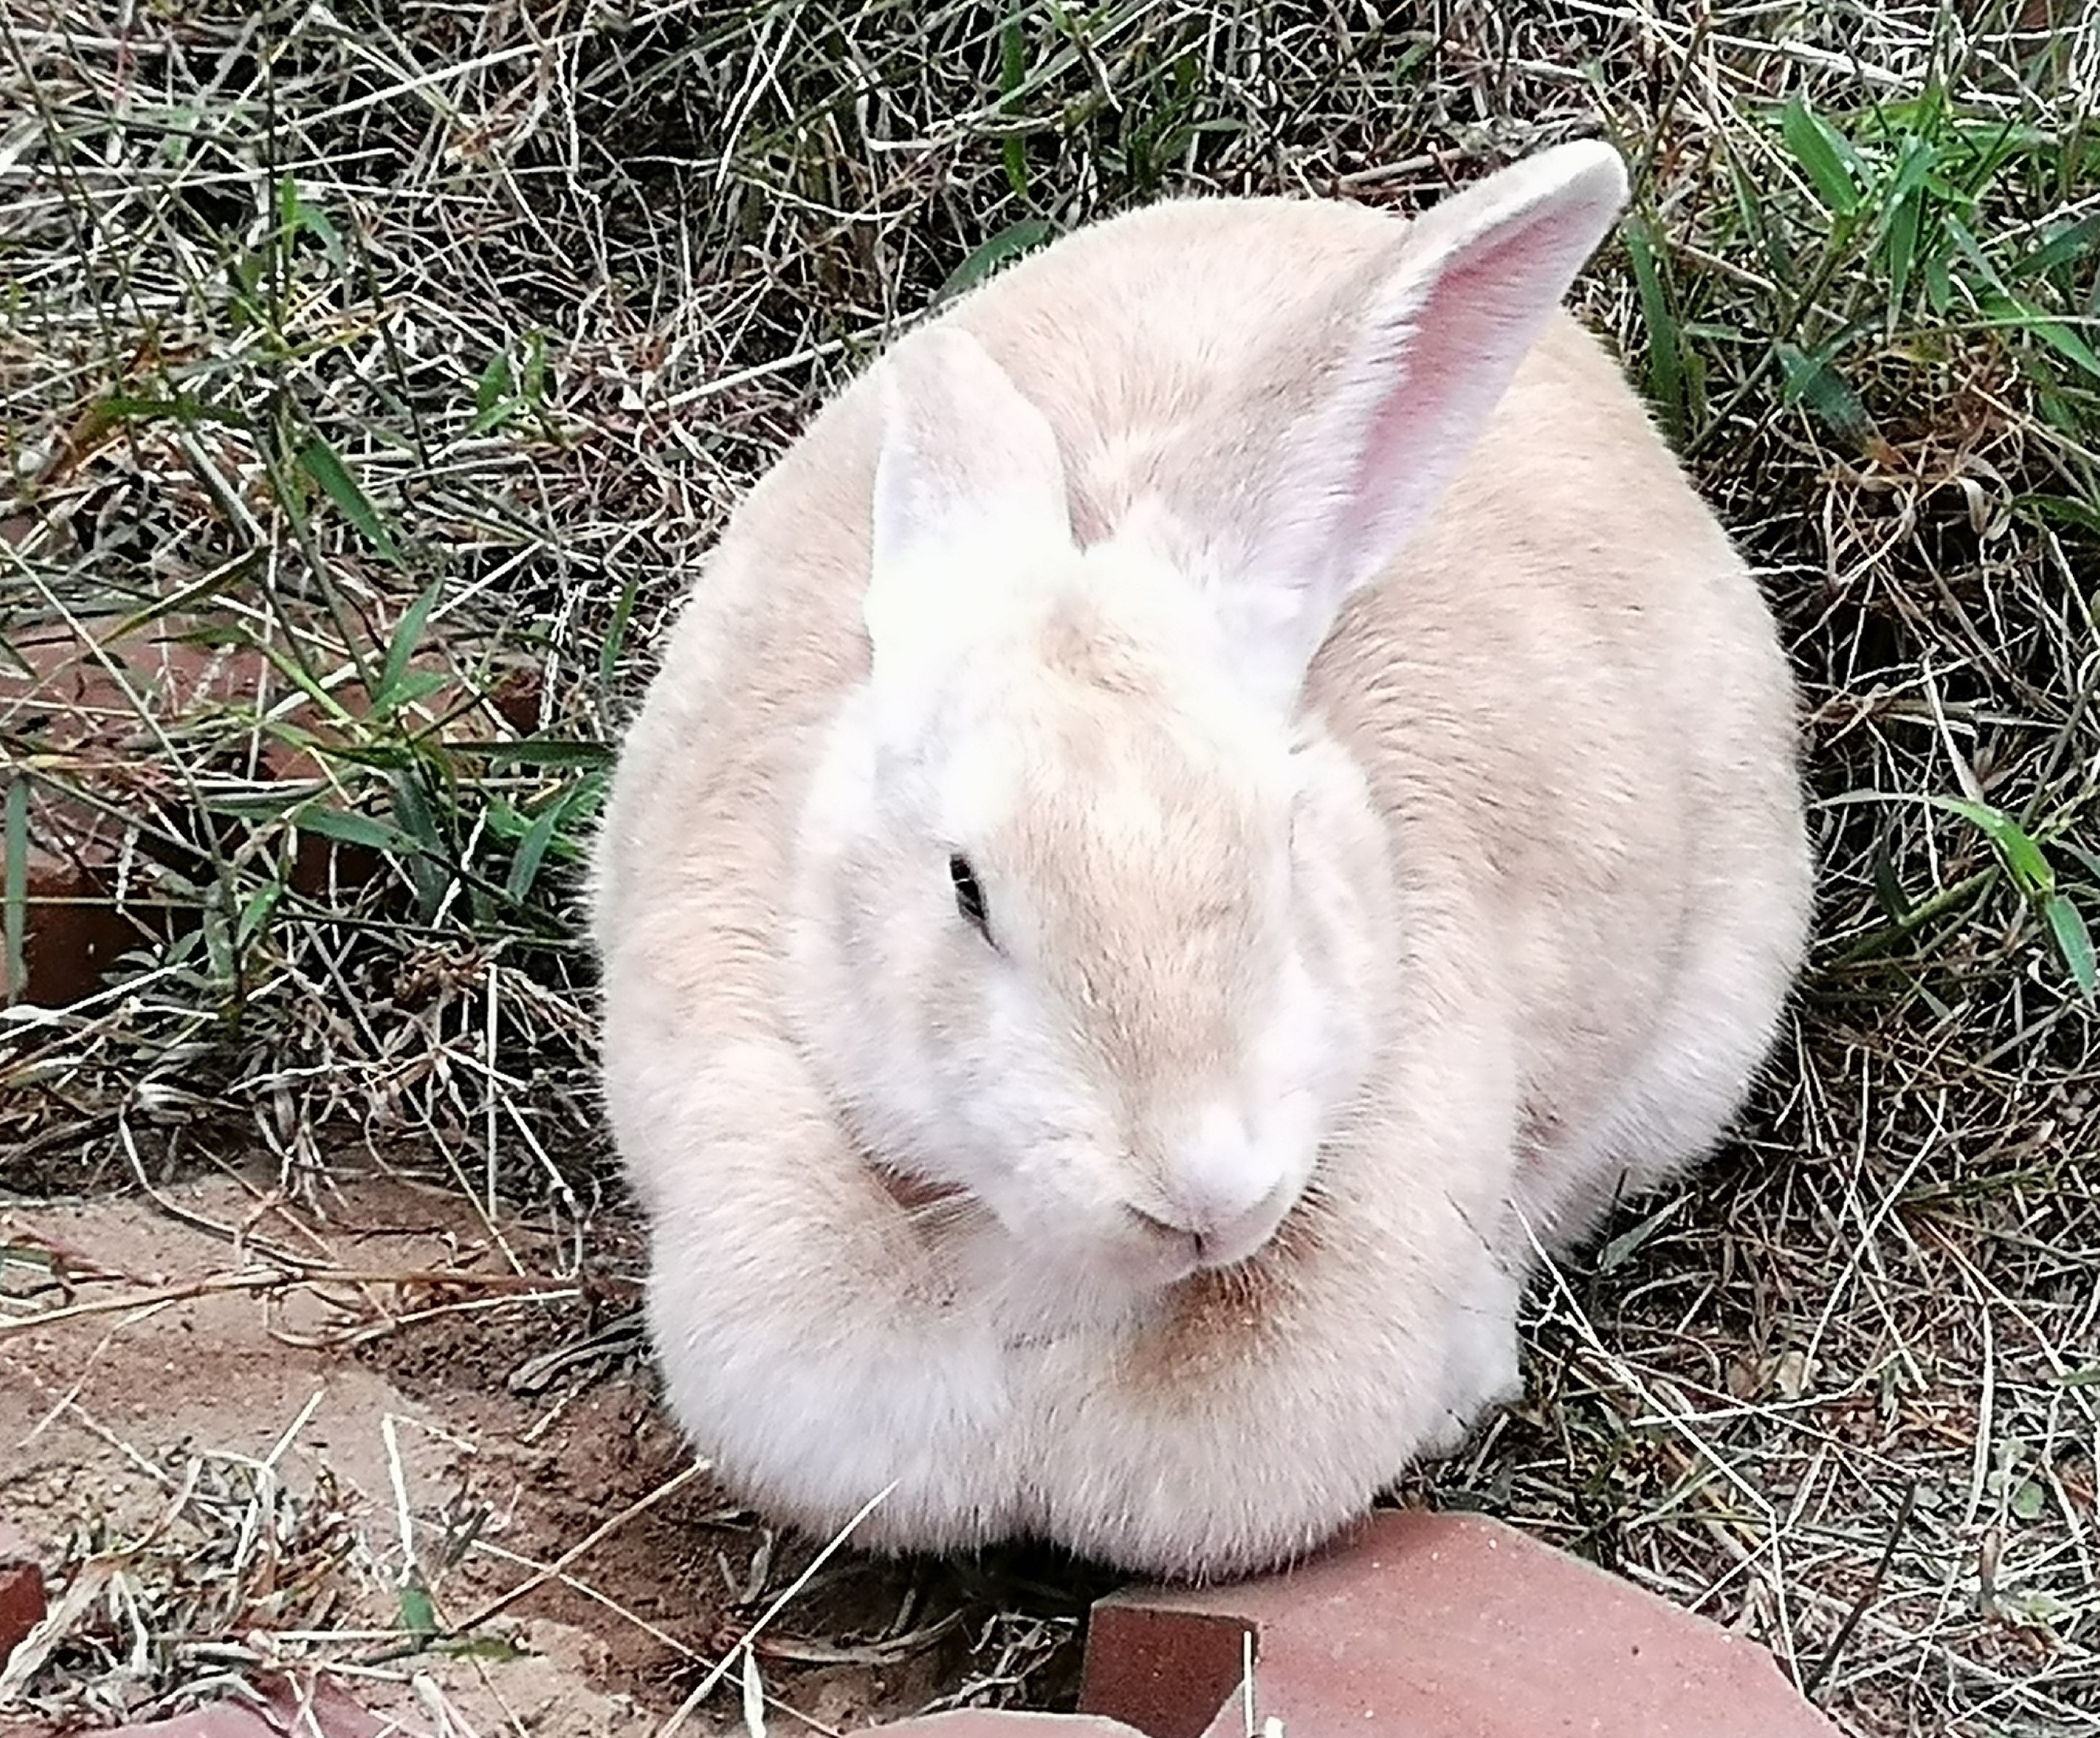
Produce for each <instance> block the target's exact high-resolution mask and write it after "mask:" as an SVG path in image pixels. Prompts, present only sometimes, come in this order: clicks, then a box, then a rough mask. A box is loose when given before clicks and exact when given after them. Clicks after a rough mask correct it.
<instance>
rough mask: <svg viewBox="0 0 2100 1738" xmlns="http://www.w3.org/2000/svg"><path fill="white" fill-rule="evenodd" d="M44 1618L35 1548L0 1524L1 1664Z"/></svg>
mask: <svg viewBox="0 0 2100 1738" xmlns="http://www.w3.org/2000/svg"><path fill="white" fill-rule="evenodd" d="M43 1617H44V1572H43V1570H42V1568H41V1567H40V1566H39V1565H38V1562H37V1553H36V1551H35V1548H34V1547H33V1546H31V1545H30V1543H29V1541H28V1540H27V1539H25V1538H24V1537H22V1535H21V1534H20V1533H17V1532H16V1531H15V1529H14V1528H12V1527H10V1526H9V1525H8V1524H7V1522H5V1521H3V1520H0V1664H4V1663H5V1662H6V1661H7V1656H8V1655H9V1654H11V1653H12V1652H14V1651H15V1644H16V1643H19V1642H20V1640H21V1639H22V1638H23V1637H24V1636H25V1635H27V1634H29V1631H30V1630H33V1629H34V1628H36V1626H38V1624H39V1623H41V1622H42V1621H43Z"/></svg>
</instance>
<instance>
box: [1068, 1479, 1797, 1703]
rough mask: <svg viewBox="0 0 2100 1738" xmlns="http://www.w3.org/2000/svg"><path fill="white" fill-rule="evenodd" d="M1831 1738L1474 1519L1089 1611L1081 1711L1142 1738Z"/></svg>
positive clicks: (1768, 1664)
mask: <svg viewBox="0 0 2100 1738" xmlns="http://www.w3.org/2000/svg"><path fill="white" fill-rule="evenodd" d="M1247 1634H1251V1635H1252V1636H1253V1638H1254V1652H1255V1669H1254V1682H1255V1719H1256V1725H1255V1730H1256V1731H1260V1722H1261V1721H1262V1720H1264V1719H1266V1718H1269V1717H1272V1716H1273V1717H1276V1718H1280V1719H1281V1720H1282V1722H1283V1724H1284V1727H1285V1729H1286V1732H1287V1733H1288V1735H1289V1738H1340V1735H1342V1734H1343V1733H1348V1734H1351V1735H1352V1738H1353V1735H1357V1734H1363V1733H1369V1732H1375V1733H1378V1734H1380V1735H1382V1738H1383V1735H1391V1738H1401V1735H1405V1738H1548V1735H1551V1738H1573V1735H1576V1734H1585V1735H1588V1734H1595V1735H1599V1738H1604V1735H1609V1738H1835V1735H1836V1731H1837V1728H1836V1727H1833V1726H1832V1725H1831V1724H1830V1723H1829V1722H1828V1721H1827V1720H1825V1719H1824V1718H1823V1716H1822V1715H1821V1714H1818V1713H1817V1712H1816V1711H1815V1709H1812V1708H1811V1707H1810V1706H1809V1705H1808V1704H1807V1702H1805V1701H1802V1699H1801V1697H1800V1696H1798V1694H1797V1693H1796V1692H1794V1690H1793V1687H1792V1686H1791V1685H1790V1684H1789V1683H1787V1681H1786V1680H1785V1678H1784V1677H1783V1676H1782V1675H1781V1674H1780V1670H1779V1668H1778V1666H1777V1665H1776V1662H1775V1661H1773V1659H1772V1657H1771V1655H1770V1654H1769V1653H1767V1652H1766V1651H1765V1650H1764V1649H1763V1648H1759V1647H1758V1646H1757V1645H1756V1644H1755V1643H1752V1642H1749V1641H1745V1640H1743V1639H1740V1638H1738V1637H1736V1636H1733V1635H1731V1634H1728V1633H1727V1632H1726V1631H1725V1630H1722V1629H1720V1628H1718V1626H1715V1625H1714V1624H1712V1623H1710V1622H1708V1621H1706V1620H1705V1619H1704V1618H1701V1617H1693V1616H1692V1615H1691V1614H1690V1613H1688V1612H1683V1611H1680V1610H1679V1609H1678V1608H1676V1607H1675V1606H1673V1605H1671V1604H1670V1603H1668V1602H1666V1601H1665V1600H1662V1599H1657V1598H1656V1597H1655V1596H1654V1595H1652V1594H1648V1593H1647V1592H1644V1591H1643V1590H1641V1589H1640V1588H1638V1587H1636V1586H1634V1585H1633V1584H1632V1583H1631V1582H1630V1581H1624V1580H1621V1578H1619V1577H1617V1576H1614V1575H1609V1574H1607V1573H1604V1571H1603V1570H1601V1569H1599V1568H1595V1566H1594V1565H1592V1564H1586V1563H1584V1562H1583V1561H1582V1560H1581V1559H1579V1558H1576V1557H1572V1556H1569V1555H1568V1554H1567V1553H1565V1552H1563V1551H1555V1550H1553V1549H1552V1548H1551V1547H1550V1546H1545V1545H1542V1544H1540V1543H1538V1542H1537V1541H1536V1540H1533V1539H1531V1538H1529V1537H1526V1536H1525V1535H1524V1534H1523V1533H1519V1532H1517V1531H1516V1530H1515V1529H1514V1528H1510V1527H1506V1526H1504V1525H1502V1524H1501V1523H1499V1522H1497V1521H1491V1520H1485V1519H1484V1518H1482V1517H1480V1516H1476V1515H1425V1514H1383V1515H1377V1516H1374V1518H1373V1519H1372V1520H1370V1521H1368V1522H1366V1523H1365V1524H1364V1525H1363V1526H1362V1527H1361V1528H1358V1529H1357V1530H1356V1531H1355V1532H1354V1533H1352V1534H1350V1535H1348V1537H1346V1538H1344V1539H1343V1541H1341V1542H1339V1543H1338V1544H1337V1545H1336V1546H1333V1547H1330V1549H1329V1550H1328V1551H1326V1552H1324V1553H1322V1554H1321V1555H1320V1556H1319V1557H1318V1558H1317V1559H1314V1560H1313V1561H1312V1562H1311V1563H1308V1564H1306V1565H1305V1566H1304V1568H1300V1569H1298V1570H1296V1571H1294V1572H1292V1573H1288V1574H1284V1575H1278V1576H1273V1577H1268V1578H1266V1579H1263V1580H1259V1581H1246V1582H1242V1583H1238V1584H1236V1585H1233V1586H1224V1587H1216V1588H1209V1589H1170V1590H1127V1591H1124V1592H1121V1593H1116V1594H1111V1595H1110V1596H1109V1597H1108V1598H1106V1599H1103V1600H1101V1602H1100V1603H1098V1604H1097V1605H1096V1607H1095V1608H1094V1615H1093V1620H1092V1625H1091V1626H1090V1627H1089V1630H1088V1633H1087V1659H1086V1667H1085V1681H1084V1687H1083V1689H1082V1691H1081V1693H1080V1705H1081V1706H1082V1707H1083V1708H1086V1709H1090V1710H1092V1711H1093V1712H1096V1713H1100V1714H1109V1715H1111V1716H1114V1717H1115V1718H1119V1719H1123V1720H1126V1721H1127V1722H1128V1723H1131V1724H1132V1725H1134V1726H1136V1727H1138V1728H1139V1729H1140V1731H1144V1732H1145V1733H1146V1734H1147V1735H1148V1738H1226V1735H1228V1734H1230V1735H1233V1738H1238V1735H1239V1734H1240V1733H1242V1731H1244V1730H1245V1727H1244V1724H1243V1723H1244V1721H1245V1718H1246V1711H1245V1709H1244V1707H1243V1705H1242V1700H1241V1691H1240V1683H1241V1679H1242V1660H1243V1657H1244V1655H1243V1652H1242V1650H1243V1648H1245V1645H1246V1643H1245V1641H1244V1639H1243V1638H1244V1637H1245V1636H1246V1635H1247Z"/></svg>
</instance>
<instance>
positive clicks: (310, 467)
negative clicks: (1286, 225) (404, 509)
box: [299, 434, 401, 562]
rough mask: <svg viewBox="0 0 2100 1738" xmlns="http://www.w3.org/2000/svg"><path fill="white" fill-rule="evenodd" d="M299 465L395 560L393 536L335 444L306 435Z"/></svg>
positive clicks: (376, 546)
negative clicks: (347, 466)
mask: <svg viewBox="0 0 2100 1738" xmlns="http://www.w3.org/2000/svg"><path fill="white" fill-rule="evenodd" d="M299 465H300V468H301V469H302V470H304V471H305V472H306V474H307V475H308V476H309V477H311V478H312V479H314V481H315V483H319V484H320V487H321V492H323V493H324V494H325V495H326V496H328V498H329V500H330V501H333V502H334V503H335V504H336V506H337V509H339V510H340V511H341V512H342V516H343V517H344V518H346V519H348V520H349V521H350V523H351V524H353V525H355V527H357V528H358V530H359V531H360V532H363V533H364V540H365V541H366V542H368V543H369V544H370V545H372V546H373V549H377V551H378V552H379V553H380V554H381V555H382V556H383V557H385V558H386V559H387V560H388V561H390V562H398V561H399V559H400V558H401V554H400V551H399V549H396V548H395V544H394V539H393V537H392V536H390V534H389V533H388V532H387V529H386V526H385V525H384V524H383V523H381V520H380V518H379V514H378V513H377V510H376V509H374V508H373V505H372V503H371V501H369V500H368V499H367V498H366V496H365V493H364V490H363V489H361V488H360V487H358V486H357V479H355V477H353V476H351V474H350V472H349V470H348V469H347V468H346V466H345V465H344V464H343V462H342V458H341V457H340V456H339V455H338V454H337V452H336V450H335V448H333V447H332V446H330V445H329V443H328V442H327V441H326V440H325V439H323V438H322V437H321V436H320V435H319V434H310V435H309V436H307V440H306V443H305V444H303V445H302V447H301V448H299Z"/></svg>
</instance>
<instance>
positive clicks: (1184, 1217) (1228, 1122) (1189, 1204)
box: [1164, 1103, 1286, 1242]
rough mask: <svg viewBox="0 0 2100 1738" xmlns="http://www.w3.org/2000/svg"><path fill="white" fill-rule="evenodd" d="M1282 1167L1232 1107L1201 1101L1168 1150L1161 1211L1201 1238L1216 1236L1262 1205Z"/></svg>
mask: <svg viewBox="0 0 2100 1738" xmlns="http://www.w3.org/2000/svg"><path fill="white" fill-rule="evenodd" d="M1285 1178H1286V1166H1285V1163H1284V1162H1283V1160H1282V1158H1281V1157H1279V1156H1278V1155H1277V1154H1274V1153H1273V1152H1271V1151H1269V1150H1268V1149H1266V1148H1265V1147H1264V1145H1263V1144H1262V1143H1260V1142H1259V1141H1257V1140H1255V1138H1254V1133H1253V1131H1252V1130H1251V1129H1250V1128H1249V1127H1248V1126H1247V1122H1246V1118H1245V1117H1243V1116H1242V1114H1240V1113H1239V1111H1238V1110H1237V1109H1235V1108H1233V1106H1231V1105H1224V1104H1216V1103H1213V1104H1211V1105H1206V1106H1204V1108H1203V1109H1202V1111H1201V1112H1200V1113H1198V1115H1197V1116H1196V1118H1194V1120H1193V1123H1192V1124H1191V1126H1190V1127H1189V1129H1188V1131H1187V1132H1186V1133H1185V1135H1184V1136H1183V1137H1182V1139H1181V1140H1180V1143H1179V1144H1178V1145H1177V1146H1176V1148H1175V1149H1173V1150H1172V1151H1171V1154H1170V1155H1169V1170H1168V1173H1167V1177H1166V1178H1165V1179H1164V1183H1165V1189H1164V1193H1165V1195H1166V1198H1167V1202H1168V1203H1169V1211H1168V1212H1167V1215H1164V1216H1166V1217H1168V1218H1171V1220H1172V1221H1173V1223H1175V1224H1178V1225H1180V1226H1182V1227H1184V1228H1185V1229H1188V1230H1189V1231H1192V1232H1193V1233H1195V1234H1196V1235H1197V1237H1198V1238H1199V1239H1201V1240H1202V1241H1204V1242H1212V1241H1215V1240H1217V1239H1218V1238H1219V1237H1220V1235H1221V1234H1224V1233H1233V1232H1236V1231H1237V1230H1238V1229H1240V1228H1241V1227H1242V1224H1244V1222H1245V1221H1246V1220H1247V1219H1249V1218H1250V1217H1251V1216H1252V1215H1255V1214H1257V1213H1259V1212H1260V1211H1261V1210H1262V1209H1264V1208H1265V1207H1267V1206H1268V1205H1269V1204H1270V1203H1271V1202H1273V1198H1275V1196H1276V1195H1277V1193H1278V1192H1279V1191H1281V1190H1282V1188H1283V1185H1284V1182H1285ZM1226 1241H1230V1238H1229V1237H1228V1238H1227V1239H1226Z"/></svg>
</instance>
